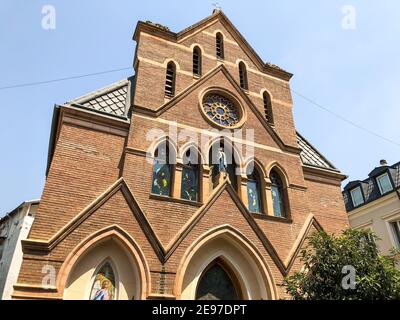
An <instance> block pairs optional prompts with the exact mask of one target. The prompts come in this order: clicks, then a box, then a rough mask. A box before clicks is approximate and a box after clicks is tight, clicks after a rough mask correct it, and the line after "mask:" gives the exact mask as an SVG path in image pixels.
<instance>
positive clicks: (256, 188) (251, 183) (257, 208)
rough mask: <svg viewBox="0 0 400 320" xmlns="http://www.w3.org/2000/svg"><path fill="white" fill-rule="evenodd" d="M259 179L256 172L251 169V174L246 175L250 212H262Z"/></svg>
mask: <svg viewBox="0 0 400 320" xmlns="http://www.w3.org/2000/svg"><path fill="white" fill-rule="evenodd" d="M261 188H262V183H261V178H260V175H259V173H258V171H257V170H256V169H255V168H253V172H252V173H251V174H249V175H247V200H248V208H249V211H250V212H255V213H261V212H262V197H261Z"/></svg>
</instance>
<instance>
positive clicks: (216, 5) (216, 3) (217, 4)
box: [212, 2, 222, 10]
mask: <svg viewBox="0 0 400 320" xmlns="http://www.w3.org/2000/svg"><path fill="white" fill-rule="evenodd" d="M212 5H213V6H214V8H215V9H216V10H221V9H222V7H221V6H220V5H219V3H218V2H214V3H213V4H212Z"/></svg>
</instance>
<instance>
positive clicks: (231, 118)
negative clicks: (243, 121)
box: [203, 94, 240, 127]
mask: <svg viewBox="0 0 400 320" xmlns="http://www.w3.org/2000/svg"><path fill="white" fill-rule="evenodd" d="M203 110H204V112H205V113H206V115H207V116H208V117H209V118H210V119H211V120H212V121H213V122H215V123H216V124H219V125H222V126H225V127H232V126H235V125H236V124H237V123H238V122H239V120H240V119H239V113H238V110H237V108H236V106H235V104H234V103H233V102H232V101H231V100H229V99H227V98H225V97H223V96H220V95H217V94H210V95H207V96H206V97H205V98H204V101H203Z"/></svg>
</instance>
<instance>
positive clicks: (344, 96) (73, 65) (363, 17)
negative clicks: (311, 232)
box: [0, 0, 400, 216]
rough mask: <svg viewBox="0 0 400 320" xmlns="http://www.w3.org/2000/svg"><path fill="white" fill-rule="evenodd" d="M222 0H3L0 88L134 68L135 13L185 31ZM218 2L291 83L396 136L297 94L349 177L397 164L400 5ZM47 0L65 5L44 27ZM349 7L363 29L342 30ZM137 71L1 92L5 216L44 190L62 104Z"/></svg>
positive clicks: (314, 136) (313, 133)
mask: <svg viewBox="0 0 400 320" xmlns="http://www.w3.org/2000/svg"><path fill="white" fill-rule="evenodd" d="M213 2H215V1H212V0H202V1H190V3H189V1H183V0H181V1H180V0H179V1H178V0H170V1H160V0H157V1H151V0H148V1H123V0H114V1H94V0H86V1H77V0H69V1H56V0H46V1H39V0H37V1H34V0H30V1H26V0H25V1H23V0H8V1H5V0H0V41H1V50H0V72H1V73H0V74H1V77H0V88H1V87H5V86H9V85H14V84H20V83H27V82H35V81H43V80H50V79H57V78H63V77H68V76H75V75H81V74H89V73H95V72H100V71H104V70H111V69H118V68H125V67H130V66H131V65H132V60H133V54H134V48H135V43H134V42H133V41H132V40H131V39H132V34H133V31H134V28H135V25H136V22H137V21H138V20H151V21H153V22H158V23H161V24H164V25H167V26H168V27H169V28H170V29H171V30H173V31H179V30H181V29H183V28H185V27H187V26H189V25H191V24H193V23H195V22H197V21H198V20H200V19H202V18H204V17H206V16H208V15H209V14H210V13H211V11H212V9H213V6H212V3H213ZM219 4H220V5H221V6H222V9H223V11H224V12H225V14H226V15H227V16H228V17H229V18H230V19H231V21H232V22H233V23H234V24H235V26H236V27H237V28H238V29H239V31H240V32H241V33H242V34H243V35H244V37H245V38H246V39H247V40H248V42H249V43H250V44H251V45H252V46H253V48H254V49H255V50H256V51H257V52H258V54H259V55H260V56H261V57H262V59H263V60H264V61H269V62H272V63H275V64H278V65H279V66H281V67H283V68H284V69H286V70H288V71H290V72H292V73H294V77H293V78H292V80H291V86H292V89H293V90H294V91H296V92H298V93H300V94H302V95H304V96H306V97H308V98H310V99H312V100H313V101H315V102H317V103H318V104H320V105H322V106H323V107H326V108H328V109H330V110H331V111H333V112H335V113H337V114H339V115H341V116H342V117H344V118H346V119H349V120H351V121H353V122H355V123H357V124H359V125H361V126H363V127H365V128H368V129H369V130H372V131H374V132H376V133H377V134H379V135H382V136H384V137H386V138H388V139H391V140H393V141H396V142H397V143H398V144H397V145H396V144H394V143H389V142H387V141H385V140H384V139H380V138H378V137H376V136H374V135H371V134H369V133H367V132H365V131H362V130H360V129H358V128H356V127H354V126H351V125H349V124H348V123H346V122H344V121H342V120H340V119H337V118H336V117H334V116H332V115H331V114H329V113H327V112H326V111H323V110H321V109H320V108H318V107H316V106H314V105H313V104H311V103H310V102H308V101H306V100H304V99H302V98H301V97H300V96H298V95H296V94H293V98H294V116H295V122H296V125H297V129H298V131H299V132H300V133H302V134H303V135H304V136H305V137H306V138H308V139H309V140H310V141H311V143H312V144H313V145H314V146H316V147H317V148H318V149H319V150H320V151H321V152H322V153H323V154H324V155H325V156H326V157H327V158H328V159H329V160H331V161H332V162H333V163H334V164H335V165H336V166H337V167H338V168H340V169H341V170H342V171H343V172H344V173H345V174H347V175H349V176H350V179H362V178H365V177H366V176H367V174H368V172H370V171H371V170H372V168H373V167H375V166H377V165H378V163H379V160H380V159H382V158H384V159H386V160H387V161H388V162H389V163H394V162H397V161H400V146H399V144H400V131H399V129H398V128H399V125H398V123H399V119H400V108H399V102H400V101H399V99H400V98H399V94H398V92H399V80H398V79H399V71H400V61H399V57H400V42H399V41H398V35H399V34H400V22H399V17H398V12H399V10H400V2H398V1H395V0H393V1H389V0H387V1H368V3H367V1H362V0H359V1H355V0H346V1H339V0H330V1H317V0H308V1H302V2H300V1H289V0H280V1H278V0H276V1H272V0H268V1H265V0H247V1H239V0H234V1H232V0H229V1H227V0H220V1H219ZM44 5H52V6H54V8H55V9H56V29H55V30H44V29H43V28H42V23H41V21H42V18H43V15H42V13H41V10H42V7H43V6H44ZM344 5H352V6H353V7H354V8H355V10H356V11H355V12H356V28H355V29H351V30H346V29H343V28H342V19H343V16H344V15H343V13H342V7H343V6H344ZM132 72H133V71H132V70H125V71H119V72H115V73H108V74H104V75H98V76H93V77H87V78H81V79H74V80H67V81H61V82H56V83H52V84H45V85H40V86H32V87H24V88H14V89H6V90H0V110H1V117H0V137H1V139H0V150H1V151H2V152H1V156H0V216H1V215H3V214H5V213H6V212H8V211H10V210H12V209H13V208H14V207H15V206H17V205H18V204H19V203H20V202H22V201H24V200H28V199H33V198H39V197H40V196H41V193H42V189H43V186H44V182H45V168H46V159H47V148H48V140H49V134H50V124H51V117H52V112H53V106H54V104H55V103H59V104H62V103H64V102H65V101H67V100H70V99H72V98H74V97H77V96H80V95H82V94H84V93H87V92H90V91H92V90H94V89H97V88H99V87H102V86H105V85H107V84H109V83H112V82H114V81H117V80H119V79H122V78H124V77H127V76H129V75H130V74H131V73H132ZM345 183H346V182H345Z"/></svg>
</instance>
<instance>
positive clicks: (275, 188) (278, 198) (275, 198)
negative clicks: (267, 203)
mask: <svg viewBox="0 0 400 320" xmlns="http://www.w3.org/2000/svg"><path fill="white" fill-rule="evenodd" d="M270 180H271V193H272V206H273V208H274V216H275V217H284V216H285V204H284V199H283V184H282V180H281V178H280V177H279V176H278V174H277V173H276V172H275V171H272V172H271V174H270Z"/></svg>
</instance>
